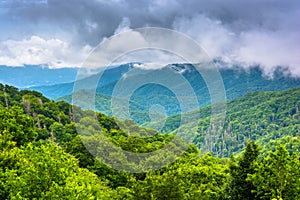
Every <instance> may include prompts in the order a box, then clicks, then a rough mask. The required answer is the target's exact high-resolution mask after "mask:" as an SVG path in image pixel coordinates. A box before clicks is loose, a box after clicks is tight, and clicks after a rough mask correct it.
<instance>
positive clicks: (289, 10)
mask: <svg viewBox="0 0 300 200" xmlns="http://www.w3.org/2000/svg"><path fill="white" fill-rule="evenodd" d="M18 4H20V6H18ZM21 4H22V5H21ZM79 13H80V14H79ZM299 19H300V2H299V1H295V0H286V1H284V2H282V1H280V0H252V1H240V0H226V1H224V0H201V1H198V0H189V1H186V0H153V1H146V0H141V1H135V0H114V1H104V0H89V1H85V0H73V1H72V2H71V3H70V2H69V1H60V0H48V1H47V5H45V3H43V4H35V5H34V6H32V5H31V4H30V5H28V6H26V5H25V4H24V1H15V3H14V6H6V8H5V9H2V10H1V12H0V21H1V25H2V27H3V30H5V31H2V32H1V33H0V40H1V41H2V45H1V46H2V47H3V42H5V41H6V40H8V41H24V40H26V39H27V40H28V38H30V37H31V36H32V35H37V36H38V37H40V38H43V40H45V41H51V40H60V41H62V42H63V43H66V44H65V46H68V48H69V49H68V50H67V49H66V48H64V49H65V51H69V52H74V53H75V55H76V58H74V59H77V58H78V60H80V59H81V57H82V56H79V55H78V54H82V55H84V54H85V53H84V52H85V50H84V49H85V48H86V47H88V46H92V47H95V46H96V45H97V44H98V43H99V42H101V41H103V40H105V39H107V38H109V37H110V36H112V35H114V34H116V33H120V32H123V31H126V30H130V29H134V28H140V27H149V26H154V27H164V28H172V29H175V30H178V31H181V32H183V33H186V34H188V35H189V36H191V37H192V38H193V39H195V40H196V41H197V42H198V43H199V44H200V45H201V46H203V48H204V49H205V50H206V51H207V53H208V54H209V55H210V56H211V57H212V58H214V57H222V58H223V59H224V60H227V61H231V62H238V63H244V64H245V66H246V67H247V66H249V65H251V64H259V65H261V67H262V68H263V69H264V70H265V72H266V73H271V72H272V71H274V69H275V68H276V66H278V65H282V66H287V67H288V69H289V70H290V72H291V73H293V74H294V75H298V76H300V70H299V65H300V61H299V56H297V55H299V54H300V50H299V49H300V47H299V45H298V44H300V39H299V35H300V21H299ZM54 43H55V42H54ZM55 44H56V45H58V44H57V43H55ZM128 45H131V44H128ZM133 45H134V44H133ZM4 46H5V45H4ZM58 46H59V45H58ZM65 46H64V47H65ZM45 48H46V47H43V49H45ZM49 48H53V47H49ZM81 49H82V50H81ZM49 51H51V50H49ZM58 52H60V51H59V50H58ZM80 52H81V53H80ZM12 54H14V53H12ZM23 54H24V53H23ZM1 55H3V53H1ZM4 55H5V56H1V57H2V61H1V62H2V63H3V62H4V61H5V60H7V59H8V58H10V56H9V55H8V53H6V52H4ZM38 55H40V56H41V58H40V60H48V61H49V62H50V58H49V57H51V56H49V55H51V53H50V54H47V55H48V59H46V57H47V56H46V55H44V54H42V53H39V54H38ZM63 55H64V56H63ZM4 57H5V59H4ZM15 57H17V56H15ZM29 57H30V56H29V55H27V57H26V56H24V59H26V60H27V61H29ZM32 57H34V58H31V59H33V61H34V62H35V63H36V62H38V58H37V57H36V56H32ZM52 57H53V59H54V60H53V61H52V62H56V60H62V61H64V62H65V63H70V64H71V63H77V62H78V61H76V62H75V61H73V62H72V60H71V59H70V57H71V56H70V55H69V53H62V52H61V53H60V56H58V55H56V56H52ZM74 57H75V56H74ZM8 60H9V59H8ZM13 61H14V60H12V59H11V60H10V62H13ZM14 62H16V63H24V61H22V60H20V59H17V61H14Z"/></svg>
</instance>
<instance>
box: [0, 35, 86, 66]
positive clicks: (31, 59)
mask: <svg viewBox="0 0 300 200" xmlns="http://www.w3.org/2000/svg"><path fill="white" fill-rule="evenodd" d="M90 51H91V47H90V46H88V45H86V46H84V47H83V48H81V49H78V48H74V47H73V46H71V45H70V44H68V43H67V42H65V41H62V40H59V39H49V40H46V39H44V38H41V37H38V36H32V37H30V38H29V39H23V40H6V41H2V42H0V64H1V65H8V66H23V65H25V64H27V65H39V64H48V65H49V67H53V68H59V67H78V66H80V65H81V63H82V62H83V60H84V59H85V58H86V56H87V55H88V53H89V52H90Z"/></svg>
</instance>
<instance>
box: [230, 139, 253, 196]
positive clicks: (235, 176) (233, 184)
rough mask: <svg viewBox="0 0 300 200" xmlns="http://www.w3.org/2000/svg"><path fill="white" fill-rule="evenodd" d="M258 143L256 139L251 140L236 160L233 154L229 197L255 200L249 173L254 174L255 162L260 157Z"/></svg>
mask: <svg viewBox="0 0 300 200" xmlns="http://www.w3.org/2000/svg"><path fill="white" fill-rule="evenodd" d="M258 153H259V149H258V145H257V144H255V142H254V141H250V142H248V143H247V145H246V149H245V151H244V152H243V154H242V156H241V157H240V158H239V159H238V160H237V161H236V160H235V159H234V157H233V156H231V162H230V166H229V169H230V175H231V177H230V182H229V186H228V198H229V199H234V200H246V199H249V200H253V199H255V194H253V193H252V190H254V189H255V186H254V185H253V183H252V182H251V181H249V180H247V177H248V175H251V174H254V172H255V170H254V163H255V162H256V161H257V158H258Z"/></svg>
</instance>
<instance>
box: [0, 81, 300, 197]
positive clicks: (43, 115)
mask: <svg viewBox="0 0 300 200" xmlns="http://www.w3.org/2000/svg"><path fill="white" fill-rule="evenodd" d="M299 91H300V90H299V89H291V90H287V91H283V92H272V93H271V92H270V93H260V92H257V93H250V94H248V95H246V96H244V97H243V98H241V99H237V100H235V101H232V102H230V103H229V104H228V115H227V118H226V123H225V128H224V130H227V132H228V135H231V136H232V137H229V138H230V140H225V139H224V138H223V139H224V140H223V141H224V143H225V144H226V145H229V146H231V147H234V146H237V149H233V150H232V151H228V150H227V151H226V152H228V153H227V154H225V153H222V154H221V153H220V154H218V156H214V155H213V154H216V152H224V151H223V150H222V151H218V150H220V149H218V148H217V147H218V145H219V144H218V143H216V144H217V145H216V146H215V148H214V149H212V150H213V151H212V153H213V154H212V153H209V152H204V151H203V152H201V151H199V150H198V148H197V147H196V145H197V146H199V147H200V148H201V145H200V144H201V140H202V137H204V136H203V134H204V135H205V130H206V129H205V123H207V120H208V119H209V117H208V116H205V115H206V114H205V113H207V115H209V107H207V108H204V109H206V112H204V111H205V110H204V111H202V112H201V113H202V114H201V115H202V117H203V118H202V119H201V120H200V122H201V123H199V127H200V128H197V129H196V132H197V133H198V134H199V136H198V137H197V141H196V145H192V144H190V145H189V146H187V151H186V152H185V153H184V154H183V155H182V156H181V157H179V158H178V159H176V161H175V162H174V163H172V164H170V165H168V166H165V167H163V168H161V169H159V170H155V171H149V172H145V173H129V172H125V171H118V170H115V169H114V168H112V167H111V166H109V165H106V164H104V161H103V160H101V159H96V158H95V157H94V156H93V155H91V154H90V153H89V151H87V149H86V148H85V146H84V143H89V142H90V143H94V142H97V140H99V139H100V140H101V137H103V136H105V137H106V138H108V139H109V140H110V141H111V142H113V143H114V144H115V145H116V146H119V147H121V148H122V149H125V150H127V151H131V152H138V153H145V152H152V151H155V150H157V149H161V148H162V147H164V146H165V145H167V144H171V143H172V141H173V140H174V139H176V136H174V135H172V134H168V133H165V134H159V133H157V132H156V131H154V130H152V129H149V128H143V127H139V126H138V125H136V124H135V123H133V122H132V121H129V120H126V121H119V120H117V119H115V118H113V117H108V116H106V115H104V114H101V113H93V112H92V111H84V110H81V109H80V108H79V107H76V106H74V107H73V106H71V105H70V104H68V103H66V102H63V101H60V102H54V101H52V100H49V99H47V98H45V97H44V96H42V94H40V93H38V92H35V91H26V90H24V91H19V90H18V89H17V88H15V87H12V86H8V85H2V84H0V199H178V200H179V199H180V200H181V199H197V200H198V199H217V200H218V199H220V200H229V199H233V200H239V199H241V200H242V199H243V200H244V199H249V200H250V199H251V200H252V199H272V200H275V199H276V200H279V199H288V200H297V199H300V192H299V191H300V157H299V156H300V154H299V147H300V136H299V106H300V105H299ZM288 97H289V98H288ZM91 113H92V114H94V115H91ZM89 116H95V118H92V117H89ZM172 119H174V120H175V121H174V124H175V125H176V116H174V117H173V118H172ZM95 120H96V121H95ZM264 120H265V121H264ZM252 122H253V123H252ZM254 122H256V123H254ZM95 123H96V124H95ZM168 123H170V121H169V122H168ZM122 124H126V129H124V128H120V126H122ZM98 126H100V127H101V128H100V129H98ZM186 126H188V124H186ZM202 126H203V127H202ZM175 128H176V127H175ZM187 128H188V127H187ZM77 130H81V132H83V133H84V136H79V135H78V134H77ZM170 130H172V128H170ZM228 130H230V131H228ZM137 136H152V137H137ZM237 137H238V138H237ZM232 138H236V140H233V139H232ZM254 140H257V141H258V142H257V143H256V142H254ZM236 141H243V144H242V145H241V146H238V143H234V142H236ZM181 144H182V145H188V144H185V143H184V142H183V141H182V142H181ZM244 144H246V145H244ZM107 148H108V149H106V146H102V147H100V149H98V150H99V151H106V153H107V154H110V153H111V152H110V151H109V150H110V149H109V147H107ZM174 149H175V150H176V146H174ZM240 150H241V152H240ZM234 152H237V153H236V154H231V153H234ZM229 153H230V154H231V155H229ZM227 155H228V157H226V156H227ZM111 156H114V154H112V155H111ZM120 157H121V158H122V159H123V160H121V161H120V164H121V165H122V164H123V163H125V164H126V159H127V158H126V155H121V156H120ZM162 159H163V158H162V157H160V156H156V157H155V156H154V157H149V158H148V160H146V161H145V163H142V164H141V163H133V165H134V164H139V165H141V166H143V164H144V165H145V166H147V164H151V163H152V164H155V163H159V162H161V160H162ZM133 167H134V166H133Z"/></svg>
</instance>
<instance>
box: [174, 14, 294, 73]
mask: <svg viewBox="0 0 300 200" xmlns="http://www.w3.org/2000/svg"><path fill="white" fill-rule="evenodd" d="M290 26H291V25H290ZM290 26H287V27H286V24H284V25H282V27H278V28H277V29H275V30H266V29H255V30H252V29H249V30H245V31H243V32H232V31H231V29H230V28H229V27H227V26H225V25H224V24H222V23H221V22H220V21H217V20H212V19H210V18H207V17H206V16H204V15H197V16H195V17H193V18H191V19H187V18H178V19H177V20H176V21H175V22H174V24H173V27H174V28H175V29H176V30H178V31H181V32H183V33H185V34H187V35H189V36H190V37H192V38H193V39H195V40H196V41H197V42H198V43H199V44H200V46H201V47H202V48H203V49H204V50H205V51H206V52H207V53H208V55H209V56H210V57H211V58H215V57H220V58H223V60H225V61H227V62H232V63H240V64H241V65H242V66H243V67H245V68H248V67H249V66H253V65H260V67H261V68H262V70H263V71H264V73H265V74H267V75H272V73H273V72H274V71H275V70H276V68H277V67H279V66H280V67H286V68H287V69H288V70H289V73H291V74H293V75H296V76H300V56H299V55H300V48H299V44H300V33H297V31H291V30H290V29H289V27H290ZM226 67H228V66H226Z"/></svg>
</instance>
